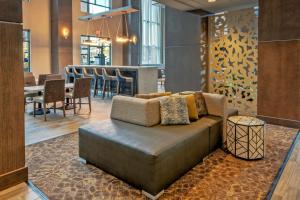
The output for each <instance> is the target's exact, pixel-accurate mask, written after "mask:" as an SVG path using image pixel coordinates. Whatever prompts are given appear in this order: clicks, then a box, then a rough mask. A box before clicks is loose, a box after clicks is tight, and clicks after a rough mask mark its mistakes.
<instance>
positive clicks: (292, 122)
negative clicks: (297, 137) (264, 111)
mask: <svg viewBox="0 0 300 200" xmlns="http://www.w3.org/2000/svg"><path fill="white" fill-rule="evenodd" d="M257 117H258V118H260V119H262V120H264V121H265V122H267V123H268V124H275V125H281V126H287V127H292V128H300V121H296V120H290V119H282V118H275V117H269V116H263V115H257Z"/></svg>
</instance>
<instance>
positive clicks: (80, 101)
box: [79, 98, 81, 109]
mask: <svg viewBox="0 0 300 200" xmlns="http://www.w3.org/2000/svg"><path fill="white" fill-rule="evenodd" d="M79 109H81V98H79Z"/></svg>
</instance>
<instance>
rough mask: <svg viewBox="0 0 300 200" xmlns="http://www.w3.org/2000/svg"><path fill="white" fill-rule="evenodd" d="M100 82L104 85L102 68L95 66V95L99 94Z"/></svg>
mask: <svg viewBox="0 0 300 200" xmlns="http://www.w3.org/2000/svg"><path fill="white" fill-rule="evenodd" d="M99 84H100V85H101V86H102V85H103V75H102V69H101V68H97V67H95V68H94V97H96V95H97V94H98V91H99ZM101 86H100V87H101Z"/></svg>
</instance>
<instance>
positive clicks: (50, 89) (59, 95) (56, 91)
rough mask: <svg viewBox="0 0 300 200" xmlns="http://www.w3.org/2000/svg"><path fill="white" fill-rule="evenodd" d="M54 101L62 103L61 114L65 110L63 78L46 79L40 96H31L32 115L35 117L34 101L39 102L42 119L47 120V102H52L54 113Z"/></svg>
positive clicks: (64, 113)
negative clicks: (42, 110) (42, 114)
mask: <svg viewBox="0 0 300 200" xmlns="http://www.w3.org/2000/svg"><path fill="white" fill-rule="evenodd" d="M56 102H61V103H62V109H63V115H64V117H65V116H66V112H65V80H64V79H60V80H46V81H45V89H44V93H43V95H42V96H38V97H34V98H33V116H34V117H35V110H36V103H41V104H42V105H43V109H44V119H45V121H47V117H46V115H47V114H46V113H47V104H48V103H53V104H54V113H56Z"/></svg>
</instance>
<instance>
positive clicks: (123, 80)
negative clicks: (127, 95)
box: [115, 69, 134, 96]
mask: <svg viewBox="0 0 300 200" xmlns="http://www.w3.org/2000/svg"><path fill="white" fill-rule="evenodd" d="M115 71H116V76H117V94H120V88H122V91H124V90H126V85H127V83H130V92H131V96H133V95H134V91H133V84H134V82H133V78H132V77H126V76H123V75H122V74H121V71H120V69H116V70H115Z"/></svg>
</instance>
